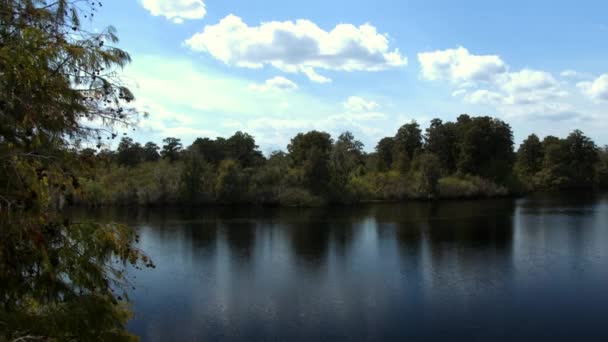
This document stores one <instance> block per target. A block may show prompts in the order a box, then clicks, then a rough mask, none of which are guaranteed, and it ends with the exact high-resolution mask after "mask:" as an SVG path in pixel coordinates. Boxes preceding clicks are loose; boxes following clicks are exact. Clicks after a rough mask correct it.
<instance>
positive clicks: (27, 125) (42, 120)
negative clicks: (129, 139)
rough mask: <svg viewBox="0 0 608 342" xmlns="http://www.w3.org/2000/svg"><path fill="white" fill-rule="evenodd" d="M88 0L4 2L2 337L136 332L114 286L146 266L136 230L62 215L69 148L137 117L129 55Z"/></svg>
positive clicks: (70, 186) (74, 184)
mask: <svg viewBox="0 0 608 342" xmlns="http://www.w3.org/2000/svg"><path fill="white" fill-rule="evenodd" d="M87 4H88V3H87ZM87 4H79V3H78V2H76V1H74V2H70V1H65V0H57V1H52V2H48V3H45V2H43V1H36V0H5V1H0V22H1V23H2V24H1V25H0V75H2V76H1V77H0V117H1V118H2V119H1V120H0V164H1V165H0V340H3V341H5V340H9V341H11V340H25V338H24V337H25V336H30V337H33V338H35V339H38V340H59V341H64V340H81V341H87V340H88V341H90V340H108V341H119V340H131V339H134V337H133V336H131V335H130V334H129V333H128V332H127V331H126V329H125V325H126V322H127V320H128V318H129V313H128V307H127V306H126V305H124V302H122V299H123V298H122V297H121V296H119V295H117V294H114V292H113V289H115V288H116V289H120V287H121V285H124V281H125V276H124V274H125V273H124V271H125V266H126V264H137V263H138V262H139V261H143V262H144V263H146V264H148V259H147V258H145V257H143V256H142V255H141V253H140V252H139V251H138V250H137V249H136V248H134V247H133V245H132V241H133V240H134V239H135V238H136V236H135V234H134V231H133V230H131V229H129V228H127V227H125V226H122V225H115V224H99V223H95V222H71V221H70V220H69V219H68V218H66V217H63V216H62V215H61V213H60V212H59V211H58V209H59V208H61V207H62V206H63V203H64V200H65V198H66V197H67V196H69V195H70V193H73V192H74V191H76V189H77V188H78V187H79V182H78V180H77V179H76V177H74V176H73V175H74V173H75V172H74V171H75V170H74V169H73V165H72V163H70V160H69V158H68V156H67V153H66V151H69V150H70V149H71V147H72V146H73V145H74V142H75V141H76V139H96V140H97V141H98V146H99V147H100V146H101V145H100V143H99V141H101V139H102V135H103V132H105V130H111V129H112V127H113V125H114V124H117V123H120V124H124V125H129V124H130V123H131V122H132V120H133V115H134V114H135V112H134V111H133V110H131V109H128V107H127V106H128V103H129V102H130V101H131V100H133V95H132V94H131V92H130V91H129V89H127V88H125V87H123V86H122V85H121V84H120V83H119V81H118V78H117V72H118V71H119V69H120V68H121V67H122V66H124V65H126V64H127V63H128V62H129V61H130V58H129V55H128V54H127V53H126V52H124V51H123V50H120V49H118V48H116V47H114V46H113V44H115V43H117V41H118V39H117V37H116V35H115V31H114V29H113V28H108V29H103V30H101V31H99V33H91V32H88V31H85V30H82V29H81V27H80V22H79V18H80V16H81V15H82V11H81V10H79V8H78V7H77V5H81V6H82V7H81V8H83V10H86V11H94V10H95V9H96V7H97V5H96V3H93V4H90V5H87ZM87 6H88V7H87ZM93 121H94V124H91V125H89V124H88V123H89V122H93ZM99 123H101V125H102V126H103V127H102V128H100V126H99ZM113 136H115V135H113ZM117 261H118V262H117ZM120 292H121V291H119V293H120Z"/></svg>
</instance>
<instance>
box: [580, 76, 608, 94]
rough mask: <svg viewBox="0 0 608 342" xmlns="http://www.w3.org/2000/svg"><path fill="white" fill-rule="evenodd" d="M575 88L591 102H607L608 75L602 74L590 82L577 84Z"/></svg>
mask: <svg viewBox="0 0 608 342" xmlns="http://www.w3.org/2000/svg"><path fill="white" fill-rule="evenodd" d="M576 86H577V87H579V89H581V91H582V92H583V94H585V95H587V96H588V97H590V98H591V99H593V100H598V101H608V74H603V75H601V76H600V77H598V78H596V79H595V80H593V81H591V82H579V83H577V85H576Z"/></svg>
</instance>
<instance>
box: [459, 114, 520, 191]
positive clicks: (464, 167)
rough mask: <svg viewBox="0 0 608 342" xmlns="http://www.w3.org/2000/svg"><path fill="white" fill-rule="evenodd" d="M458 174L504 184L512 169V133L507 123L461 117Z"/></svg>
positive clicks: (496, 120)
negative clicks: (475, 176)
mask: <svg viewBox="0 0 608 342" xmlns="http://www.w3.org/2000/svg"><path fill="white" fill-rule="evenodd" d="M456 126H457V127H456V130H457V131H458V132H459V133H458V134H459V143H458V146H459V150H460V153H459V155H458V162H457V166H458V171H459V172H461V173H462V174H472V175H477V176H480V177H483V178H488V179H491V180H493V181H496V182H505V181H506V180H507V179H508V177H509V176H510V174H511V172H512V170H513V163H514V153H513V133H512V131H511V127H510V126H509V125H508V124H506V123H505V122H503V121H501V120H498V119H493V118H490V117H487V116H483V117H475V118H470V117H468V116H464V117H462V118H459V120H458V122H457V124H456Z"/></svg>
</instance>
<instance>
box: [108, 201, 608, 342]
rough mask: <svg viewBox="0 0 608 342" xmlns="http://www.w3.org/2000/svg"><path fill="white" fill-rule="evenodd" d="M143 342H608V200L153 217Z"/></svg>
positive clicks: (138, 219)
mask: <svg viewBox="0 0 608 342" xmlns="http://www.w3.org/2000/svg"><path fill="white" fill-rule="evenodd" d="M116 217H117V218H119V219H120V218H122V219H123V220H126V221H128V222H131V223H134V224H135V225H136V226H138V227H139V230H140V234H141V247H142V248H143V249H144V250H145V251H147V252H148V254H149V255H150V256H151V257H152V258H153V259H154V261H155V263H156V265H157V268H156V269H146V270H143V271H137V272H136V273H135V274H134V275H135V276H136V278H135V279H133V281H134V282H135V286H136V290H135V291H134V293H133V294H132V300H133V304H134V310H135V318H134V319H133V320H132V321H131V323H130V325H129V328H130V330H131V331H133V332H135V333H136V334H138V335H140V336H141V338H142V340H144V341H194V340H205V341H215V340H230V341H317V340H319V341H353V340H376V341H385V340H405V339H409V340H436V341H445V340H466V341H499V340H533V341H538V340H547V341H555V340H568V341H596V340H597V341H608V197H607V196H595V197H594V196H583V197H580V196H556V195H553V196H551V195H545V196H536V197H530V198H526V199H520V200H511V199H503V200H487V201H465V202H440V203H405V204H379V205H368V206H361V207H353V208H327V209H260V208H241V209H234V208H221V209H204V210H203V209H201V210H191V211H176V210H155V211H146V212H141V211H140V212H139V213H137V215H135V214H131V215H130V217H128V218H127V217H124V216H120V215H118V214H116Z"/></svg>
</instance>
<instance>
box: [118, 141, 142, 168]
mask: <svg viewBox="0 0 608 342" xmlns="http://www.w3.org/2000/svg"><path fill="white" fill-rule="evenodd" d="M143 158H144V150H143V148H142V147H141V145H140V144H139V143H136V142H133V139H131V138H129V137H123V138H122V139H121V140H120V143H119V144H118V148H117V149H116V161H117V162H118V164H120V165H125V166H135V165H137V164H139V163H141V161H142V160H143Z"/></svg>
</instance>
